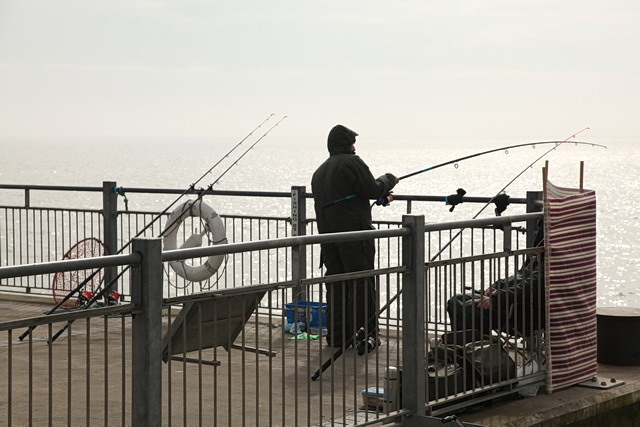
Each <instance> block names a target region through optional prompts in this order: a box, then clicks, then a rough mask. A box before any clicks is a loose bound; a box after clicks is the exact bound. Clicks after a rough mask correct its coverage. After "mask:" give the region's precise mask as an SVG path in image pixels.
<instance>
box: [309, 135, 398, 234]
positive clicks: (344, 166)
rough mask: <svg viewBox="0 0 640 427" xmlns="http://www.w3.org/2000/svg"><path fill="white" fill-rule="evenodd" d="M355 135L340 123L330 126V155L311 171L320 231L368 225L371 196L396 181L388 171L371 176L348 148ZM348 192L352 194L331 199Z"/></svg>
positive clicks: (375, 196) (326, 231) (382, 192)
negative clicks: (381, 174)
mask: <svg viewBox="0 0 640 427" xmlns="http://www.w3.org/2000/svg"><path fill="white" fill-rule="evenodd" d="M357 135H358V134H357V133H355V132H354V131H352V130H351V129H348V128H346V127H344V126H342V125H337V126H335V127H334V128H333V129H331V132H329V137H328V140H327V148H328V149H329V154H330V156H329V158H328V159H327V160H326V161H325V162H324V163H323V164H322V165H320V167H319V168H318V169H317V170H316V171H315V173H314V174H313V178H312V180H311V188H312V192H313V199H314V202H315V211H316V218H317V220H318V231H319V232H320V233H331V232H339V231H354V230H368V229H371V228H372V223H371V207H370V200H372V199H373V200H375V199H378V198H380V197H382V196H384V195H386V194H387V193H389V191H391V189H392V188H393V187H394V186H395V184H396V178H395V177H394V176H393V175H392V174H390V173H388V174H385V175H383V176H381V177H379V178H378V179H376V178H374V177H373V175H372V174H371V171H369V167H368V166H367V165H366V163H365V162H364V161H363V160H362V159H361V158H360V157H358V156H356V155H355V153H353V152H352V151H351V146H352V144H353V143H355V140H356V136H357ZM350 195H355V197H353V198H349V199H348V200H344V201H341V202H338V203H334V202H335V201H336V200H339V199H341V198H343V197H346V196H350Z"/></svg>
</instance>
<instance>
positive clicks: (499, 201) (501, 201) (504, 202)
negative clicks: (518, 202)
mask: <svg viewBox="0 0 640 427" xmlns="http://www.w3.org/2000/svg"><path fill="white" fill-rule="evenodd" d="M509 199H510V197H509V196H508V195H507V194H506V193H500V194H498V195H497V196H496V197H494V199H493V203H495V204H496V209H495V213H496V216H500V215H501V214H502V212H504V211H506V210H507V206H509V203H511V202H510V201H509Z"/></svg>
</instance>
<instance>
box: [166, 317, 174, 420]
mask: <svg viewBox="0 0 640 427" xmlns="http://www.w3.org/2000/svg"><path fill="white" fill-rule="evenodd" d="M172 326H173V308H172V307H171V305H169V307H168V308H167V330H169V331H170V330H171V328H172ZM171 341H173V340H167V355H172V354H173V350H172V348H171V347H172V344H171ZM167 359H168V360H167V424H168V425H169V427H171V426H172V425H173V421H172V420H173V399H172V397H173V375H172V372H173V369H172V366H171V363H172V362H171V357H168V358H167Z"/></svg>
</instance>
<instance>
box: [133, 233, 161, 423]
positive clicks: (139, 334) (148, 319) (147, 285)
mask: <svg viewBox="0 0 640 427" xmlns="http://www.w3.org/2000/svg"><path fill="white" fill-rule="evenodd" d="M132 250H133V252H134V253H135V252H137V253H140V254H141V255H142V260H141V262H140V264H139V265H136V266H133V268H132V273H131V280H132V282H131V299H132V301H133V303H134V304H135V306H136V313H135V314H134V315H133V320H132V340H131V341H132V349H131V357H132V364H131V369H132V373H131V382H132V391H131V394H132V396H131V398H132V399H131V410H132V420H131V424H132V425H134V426H143V427H155V426H159V425H162V409H161V408H162V366H161V360H162V359H161V358H162V345H161V344H162V263H161V261H160V257H161V253H162V243H161V240H160V239H157V238H154V239H143V238H136V239H133V248H132Z"/></svg>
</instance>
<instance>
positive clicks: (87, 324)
mask: <svg viewBox="0 0 640 427" xmlns="http://www.w3.org/2000/svg"><path fill="white" fill-rule="evenodd" d="M85 334H86V335H85V351H86V354H85V357H86V362H85V363H86V366H85V368H86V373H85V388H86V392H85V407H84V413H85V418H86V420H85V425H86V426H87V427H89V425H91V319H90V318H89V317H87V319H86V321H85Z"/></svg>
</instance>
